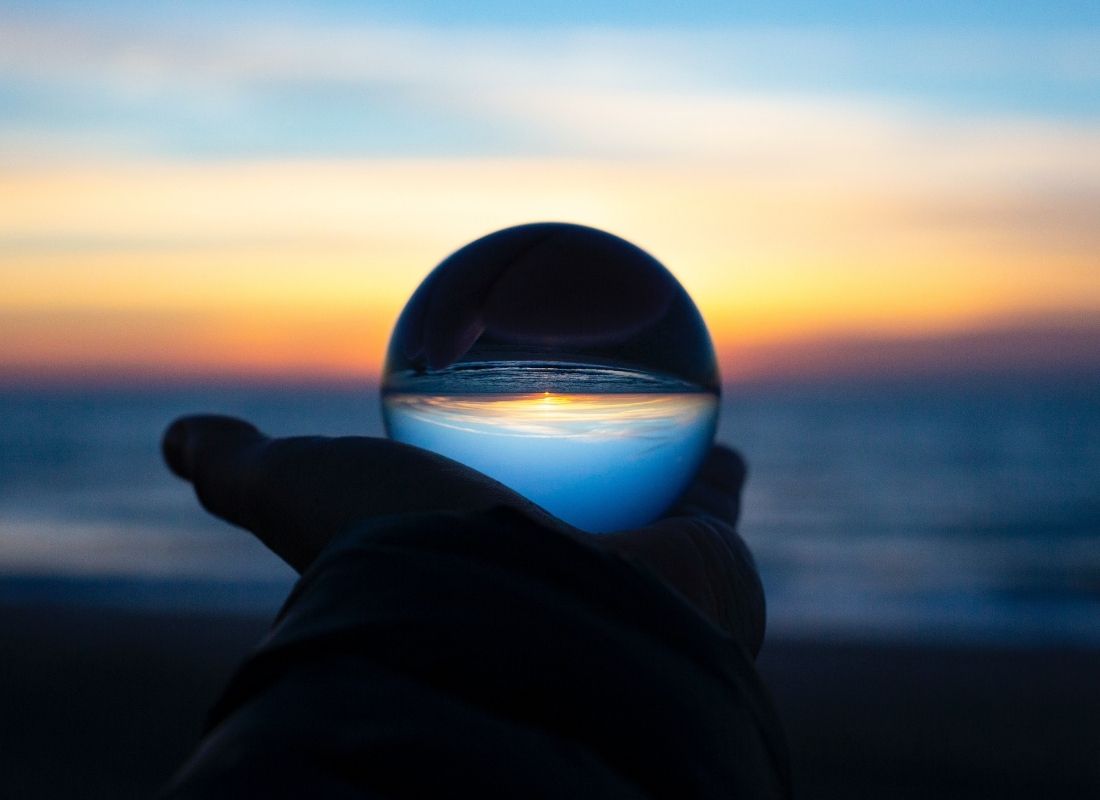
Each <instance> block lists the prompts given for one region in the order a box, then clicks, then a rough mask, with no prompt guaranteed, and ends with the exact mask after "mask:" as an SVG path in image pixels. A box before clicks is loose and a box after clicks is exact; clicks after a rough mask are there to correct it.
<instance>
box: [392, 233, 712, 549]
mask: <svg viewBox="0 0 1100 800" xmlns="http://www.w3.org/2000/svg"><path fill="white" fill-rule="evenodd" d="M718 397H719V377H718V366H717V362H716V359H715V356H714V346H713V344H712V343H711V339H710V335H709V334H708V333H707V329H706V326H705V325H704V323H703V319H702V317H701V316H700V315H699V311H698V310H697V309H696V307H695V304H694V303H692V301H691V298H690V297H688V295H687V292H685V291H684V289H683V287H682V286H680V284H679V282H677V280H676V279H675V278H674V277H673V276H672V274H671V273H670V272H669V271H668V270H667V269H665V268H664V267H663V266H662V265H661V264H660V263H659V262H658V261H657V260H656V259H654V258H653V257H652V256H650V255H649V254H648V253H646V252H645V251H643V250H641V249H639V248H638V247H636V246H634V245H633V244H630V243H629V242H627V241H625V240H623V239H620V238H619V237H617V236H613V235H612V234H609V233H605V232H603V231H599V230H596V229H594V228H588V227H584V226H580V225H569V224H564V223H538V224H531V225H520V226H517V227H513V228H506V229H504V230H501V231H497V232H496V233H492V234H489V235H488V236H485V237H482V238H481V239H478V240H476V241H474V242H472V243H470V244H468V245H466V246H465V247H463V248H461V249H460V250H458V251H457V252H455V253H453V254H452V255H451V256H449V257H448V258H446V259H445V260H444V261H443V262H442V263H441V264H439V266H437V267H436V268H435V269H434V270H433V271H432V272H431V273H430V274H429V275H428V277H427V278H425V279H424V282H423V283H422V284H421V285H420V287H419V288H418V289H417V290H416V292H415V293H414V294H413V296H412V298H411V299H410V300H409V302H408V304H407V305H406V306H405V309H404V311H402V313H401V316H400V317H399V318H398V320H397V324H396V326H395V328H394V331H393V335H392V337H391V339H390V344H389V348H388V351H387V354H386V365H385V370H384V375H383V381H382V413H383V420H384V422H385V426H386V431H387V433H388V435H389V436H390V437H391V438H393V439H396V440H397V441H400V442H405V443H407V444H412V445H416V446H418V447H422V448H425V449H427V450H432V451H434V452H437V453H439V454H441V455H444V456H447V457H449V458H452V459H454V460H456V461H459V462H462V463H463V464H466V465H467V466H470V467H473V468H474V469H476V470H479V471H481V472H483V473H485V474H486V475H488V476H490V477H492V478H495V479H496V480H498V481H500V482H501V483H503V484H504V485H506V486H509V487H511V488H512V489H514V490H515V491H517V492H519V493H520V494H522V495H524V496H526V497H527V498H528V499H530V500H532V501H534V502H535V503H537V504H538V505H540V506H542V507H543V508H545V509H546V510H547V511H549V512H550V513H551V514H554V515H555V516H557V517H559V518H560V519H562V520H564V521H566V522H568V523H570V524H572V525H574V526H576V527H578V528H581V529H583V530H587V531H590V532H593V533H599V532H606V531H614V530H622V529H628V528H634V527H637V526H640V525H644V524H646V523H648V522H651V521H653V520H654V519H656V518H657V517H659V516H660V515H661V514H663V513H664V512H666V511H667V510H668V509H669V508H670V507H671V506H672V505H673V504H674V503H675V501H676V499H677V498H678V497H679V496H680V494H681V493H682V492H683V491H684V489H685V488H686V487H687V485H688V483H689V482H690V481H691V479H692V476H693V475H694V474H695V471H696V470H697V469H698V467H699V464H700V462H701V461H702V459H703V457H704V456H705V455H706V452H707V450H708V449H709V447H710V444H711V441H712V440H713V438H714V430H715V426H716V424H717V420H718Z"/></svg>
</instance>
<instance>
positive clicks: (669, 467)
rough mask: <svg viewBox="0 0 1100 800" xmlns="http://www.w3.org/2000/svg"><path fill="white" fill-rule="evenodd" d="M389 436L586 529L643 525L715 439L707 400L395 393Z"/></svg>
mask: <svg viewBox="0 0 1100 800" xmlns="http://www.w3.org/2000/svg"><path fill="white" fill-rule="evenodd" d="M383 409H384V414H385V418H386V425H387V428H388V430H389V432H390V435H391V436H392V437H393V438H395V439H398V440H399V441H402V442H406V443H408V444H413V445H416V446H417V447H423V448H425V449H428V450H433V451H435V452H438V453H442V454H444V455H447V456H449V457H450V458H453V459H455V460H457V461H461V462H462V463H464V464H466V465H468V466H471V467H473V468H475V469H477V470H479V471H481V472H483V473H485V474H486V475H489V476H491V477H493V478H496V479H497V480H499V481H501V482H502V483H504V484H506V485H507V486H510V487H511V488H513V489H515V490H516V491H518V492H519V493H520V494H523V495H524V496H526V497H528V498H530V499H531V500H533V501H535V502H536V503H538V504H539V505H541V506H542V507H543V508H545V509H546V510H548V511H549V512H550V513H552V514H554V515H555V516H557V517H559V518H561V519H563V520H565V521H566V522H569V523H570V524H573V525H576V526H577V527H579V528H582V529H584V530H588V531H593V532H604V531H612V530H619V529H623V528H631V527H636V526H638V525H643V524H645V523H647V522H649V521H651V520H652V519H654V518H655V517H657V516H659V515H660V514H661V513H662V512H663V511H665V510H666V509H667V508H668V507H669V506H670V505H671V504H672V503H673V502H674V501H675V500H676V498H677V497H678V496H679V495H680V493H681V492H682V491H683V490H684V488H685V485H686V483H687V481H688V480H690V478H691V475H692V474H693V473H694V471H695V469H696V468H697V466H698V464H699V462H700V460H701V459H702V457H703V456H704V455H705V453H706V451H707V448H708V447H709V445H710V441H711V439H712V437H713V435H714V427H715V423H716V421H717V415H718V398H717V396H716V395H714V394H711V393H709V392H694V393H653V392H649V393H613V394H575V393H574V394H559V393H555V392H548V391H547V392H542V393H533V394H466V395H438V394H415V393H390V394H387V395H386V397H385V399H384V405H383Z"/></svg>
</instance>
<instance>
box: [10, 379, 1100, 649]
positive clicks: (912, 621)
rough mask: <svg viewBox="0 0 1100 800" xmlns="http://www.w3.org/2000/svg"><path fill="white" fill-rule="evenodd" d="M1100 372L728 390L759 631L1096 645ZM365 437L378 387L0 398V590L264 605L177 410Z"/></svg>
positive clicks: (262, 579) (253, 553) (268, 602)
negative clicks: (179, 437)
mask: <svg viewBox="0 0 1100 800" xmlns="http://www.w3.org/2000/svg"><path fill="white" fill-rule="evenodd" d="M1098 398H1100V382H1098V381H1096V380H1081V379H1078V380H1069V379H1066V380H1046V381H1041V382H1039V381H1036V382H1032V383H1019V382H1012V381H1008V380H1004V381H992V380H988V381H984V382H964V381H925V382H921V383H911V384H907V385H902V384H896V383H895V384H870V383H862V384H857V383H847V384H841V383H837V384H833V385H804V386H797V385H782V386H780V385H776V386H768V387H763V386H758V387H728V388H727V389H726V391H725V394H724V396H723V400H722V406H721V421H720V425H719V433H718V436H719V438H720V439H721V440H723V441H725V442H728V443H730V444H733V445H735V446H737V447H738V448H739V449H740V450H741V451H742V452H743V453H744V454H745V456H746V458H747V460H748V462H749V465H750V478H749V483H748V485H747V487H746V490H745V494H744V504H743V505H744V512H743V517H742V523H741V530H742V533H743V535H744V537H745V539H746V540H747V541H748V543H749V545H750V546H751V548H752V549H753V552H754V553H755V555H756V558H757V562H758V566H759V568H760V571H761V574H762V576H763V579H764V584H765V588H766V591H767V596H768V605H769V630H770V633H771V634H772V635H782V636H805V637H880V638H894V639H906V640H922V641H974V642H1006V643H1014V644H1024V643H1028V644H1035V645H1052V644H1057V645H1066V644H1070V645H1077V646H1087V647H1100V399H1098ZM194 412H219V413H229V414H236V415H239V416H243V417H246V418H248V419H250V420H252V421H253V422H255V423H256V424H257V425H259V426H260V427H261V428H263V429H264V430H266V431H267V432H269V433H272V434H279V435H288V434H301V433H316V434H327V435H340V434H358V435H364V434H366V435H380V434H381V432H382V421H381V414H380V403H379V396H378V391H377V389H376V388H374V387H370V386H363V387H347V386H344V387H306V388H303V387H290V386H287V387H271V386H268V387H259V388H257V387H252V388H249V387H236V388H232V387H225V386H221V387H199V386H196V387H192V388H178V387H176V388H157V387H147V388H143V389H133V388H98V389H76V388H51V389H42V388H38V389H35V388H7V389H0V600H4V601H9V602H36V603H38V602H54V601H65V602H81V603H89V604H97V603H99V604H112V605H124V606H146V607H149V606H151V607H158V608H180V609H192V608H206V609H218V610H222V611H225V612H227V613H229V612H239V611H248V612H253V611H262V612H271V613H274V611H275V610H276V609H277V608H278V606H279V603H280V602H281V600H282V598H283V596H284V595H285V593H286V591H287V590H288V589H289V587H290V585H291V583H292V581H293V577H294V576H293V575H292V574H291V571H290V570H289V568H287V567H286V566H285V565H283V564H282V563H281V562H280V561H279V560H278V559H277V558H275V557H274V556H272V555H271V554H270V553H268V552H267V551H266V550H264V548H263V547H262V546H260V545H259V544H258V543H256V542H255V541H253V540H252V538H251V537H250V536H249V535H248V534H247V533H245V532H243V531H240V530H237V529H234V528H231V527H229V526H228V525H225V524H224V523H221V522H218V521H217V520H214V519H212V518H210V517H208V516H207V515H206V514H205V513H204V512H203V511H202V510H201V509H200V508H199V506H198V504H197V503H196V501H195V500H194V497H193V495H192V494H191V492H190V490H189V488H188V487H187V486H186V484H184V483H183V482H181V481H179V480H178V479H176V478H174V477H173V476H171V475H170V474H169V473H168V472H167V470H166V469H165V468H164V467H163V466H162V464H161V461H160V455H159V437H160V434H161V431H162V430H163V428H164V426H165V425H166V424H167V423H168V422H169V421H171V420H172V419H173V418H174V417H176V416H178V415H180V414H184V413H194Z"/></svg>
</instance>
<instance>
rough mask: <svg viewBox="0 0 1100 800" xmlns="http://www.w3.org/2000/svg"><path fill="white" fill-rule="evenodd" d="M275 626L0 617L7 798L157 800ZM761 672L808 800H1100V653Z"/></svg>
mask: <svg viewBox="0 0 1100 800" xmlns="http://www.w3.org/2000/svg"><path fill="white" fill-rule="evenodd" d="M265 628H266V621H265V620H263V619H258V618H243V617H240V618H235V617H217V618H215V617H211V616H199V615H169V614H152V613H148V614H146V613H142V614H137V613H123V612H118V611H102V610H90V609H80V608H71V607H56V608H42V607H18V606H6V607H3V606H0V796H2V797H5V798H6V797H11V798H38V797H48V798H53V797H80V798H127V797H147V796H149V795H150V794H151V793H152V792H153V791H154V790H155V788H156V787H157V786H158V785H159V784H160V783H161V782H162V781H164V780H165V779H166V778H167V777H168V776H169V775H170V774H171V773H172V771H173V769H174V767H175V766H176V765H177V764H178V763H179V762H180V761H181V759H183V758H184V757H185V756H186V754H187V753H188V752H189V750H190V749H191V748H192V747H193V745H194V743H195V740H196V737H197V735H198V731H199V728H200V725H201V723H202V719H203V715H204V713H205V710H206V708H207V706H208V705H209V703H210V702H211V701H212V700H213V698H214V697H215V695H216V694H217V692H218V690H219V687H220V686H221V685H222V683H223V682H224V681H225V679H226V678H227V676H228V675H229V673H230V671H231V670H232V668H233V665H234V664H235V663H236V662H237V661H238V660H239V659H240V658H241V657H242V656H243V654H244V653H246V652H247V650H248V649H249V648H250V647H251V645H252V644H253V643H254V642H255V641H256V640H257V639H258V638H259V637H260V636H261V635H262V634H263V632H264V630H265ZM760 666H761V671H762V673H763V675H764V677H765V679H766V680H767V682H768V683H769V685H770V686H771V687H772V691H773V693H774V695H775V699H776V702H777V704H778V706H779V709H780V712H781V714H782V716H783V718H784V721H785V723H786V726H787V730H788V735H789V737H790V741H791V748H792V752H793V758H794V765H795V771H796V781H797V785H798V787H799V789H800V796H801V797H804V798H822V797H837V798H840V797H843V798H863V797H867V798H962V797H967V798H970V797H973V798H979V797H980V798H986V797H991V798H992V797H995V798H1016V797H1019V798H1024V797H1026V798H1037V797H1051V798H1074V797H1081V798H1086V797H1087V798H1096V797H1100V652H1095V651H1093V652H1089V651H1081V652H1074V651H1061V650H1058V651H1054V650H1045V651H1043V650H1032V651H1013V650H1007V649H991V648H947V647H919V648H918V647H904V646H890V645H882V644H856V643H829V642H785V641H770V642H769V643H768V644H767V646H766V648H765V652H764V653H763V655H762V657H761V660H760Z"/></svg>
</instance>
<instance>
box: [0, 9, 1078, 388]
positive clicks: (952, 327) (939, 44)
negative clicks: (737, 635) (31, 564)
mask: <svg viewBox="0 0 1100 800" xmlns="http://www.w3.org/2000/svg"><path fill="white" fill-rule="evenodd" d="M825 7H826V5H825V4H819V3H809V2H784V3H778V4H774V3H773V4H766V6H765V4H754V5H748V4H746V5H745V6H743V7H741V6H738V5H737V4H731V3H717V2H713V3H697V4H692V5H690V6H689V5H685V4H667V3H666V4H653V5H652V7H646V6H645V5H643V4H637V3H627V2H612V3H606V2H605V3H599V2H586V3H583V4H582V3H576V4H568V3H564V4H563V3H556V4H552V5H550V4H548V5H545V6H539V5H533V4H514V3H506V2H503V1H502V2H480V3H470V2H428V0H419V1H418V2H402V3H380V4H369V3H368V4H362V3H351V2H330V3H320V4H317V3H314V4H310V6H309V7H308V8H306V7H303V6H295V5H293V4H289V3H285V4H275V5H272V4H259V3H245V4H236V5H232V6H227V5H226V4H222V3H188V4H172V5H155V4H154V5H150V4H148V3H137V2H115V3H100V4H88V3H79V4H78V3H55V2H39V3H35V4H33V6H32V5H31V4H28V3H2V2H0V374H27V373H32V374H63V375H70V374H79V375H85V376H87V375H96V374H98V373H102V374H121V373H125V374H130V375H142V374H157V375H207V374H245V375H273V376H278V375H336V376H341V375H349V376H350V375H363V374H370V373H372V372H373V371H374V370H376V369H377V367H378V363H379V360H380V357H381V354H382V351H383V349H384V344H385V339H386V336H387V335H388V332H389V328H390V326H391V325H392V323H393V320H394V319H395V318H396V315H397V313H398V311H399V310H400V307H401V305H402V304H403V302H404V300H405V299H406V298H407V297H408V295H409V294H410V293H411V291H412V290H413V289H414V288H415V286H416V284H417V283H418V282H419V281H420V280H421V278H422V277H423V276H424V274H425V273H426V272H427V271H428V270H429V269H430V268H431V267H432V266H433V265H434V264H435V263H437V262H438V261H439V260H440V259H441V258H442V257H444V256H445V255H446V254H447V253H448V252H450V251H451V250H453V249H455V248H457V247H458V246H460V245H462V244H464V243H465V242H467V241H469V240H471V239H473V238H476V237H477V236H479V235H482V234H484V233H487V232H489V231H491V230H494V229H496V228H499V227H503V226H506V225H510V224H516V223H521V222H528V221H535V220H548V219H555V220H566V221H573V222H581V223H585V224H590V225H595V226H597V227H603V228H606V229H608V230H610V231H612V232H614V233H617V234H619V235H622V236H624V237H626V238H628V239H631V240H632V241H634V242H636V243H637V244H639V245H641V246H642V247H644V248H646V249H648V250H650V251H651V252H652V253H653V254H654V255H656V256H657V257H658V258H660V259H661V260H662V261H664V262H665V263H666V264H667V265H668V266H669V267H670V268H671V269H672V270H673V272H674V273H676V274H677V275H678V276H679V277H680V279H681V280H682V281H683V283H684V284H685V286H686V287H687V288H688V290H689V292H691V294H692V295H693V296H694V297H695V298H696V300H697V302H698V304H699V306H700V308H701V309H702V311H703V313H704V316H705V317H706V318H707V320H708V323H709V324H710V326H711V329H712V331H713V333H714V335H715V338H716V340H717V342H718V345H719V350H720V354H721V357H722V361H723V364H724V366H725V369H726V372H727V374H728V375H731V376H734V377H739V376H752V375H761V374H769V373H784V372H786V373H790V374H803V373H805V374H811V373H812V374H814V375H819V374H829V373H830V371H844V370H846V369H852V368H853V365H854V366H859V365H860V364H863V365H865V366H867V368H868V369H871V370H872V371H875V370H881V369H885V368H887V367H889V368H891V369H894V370H895V371H897V370H899V369H900V371H902V372H904V371H905V370H906V369H907V368H909V367H912V369H918V368H919V369H920V370H927V369H929V368H934V367H935V366H936V364H937V363H941V364H942V365H943V366H945V367H950V366H956V367H957V365H958V351H959V348H960V347H971V350H970V351H968V352H973V353H974V354H975V358H978V359H980V360H983V361H982V363H989V364H999V365H1005V366H1012V365H1013V362H1014V361H1016V360H1022V361H1027V362H1029V363H1043V362H1046V361H1049V360H1050V357H1051V356H1052V355H1056V356H1057V357H1058V358H1059V359H1061V361H1060V362H1059V363H1061V362H1066V363H1067V364H1068V365H1070V366H1072V365H1073V364H1074V363H1076V362H1079V361H1081V360H1082V359H1083V360H1085V361H1089V359H1092V361H1091V362H1090V363H1095V362H1096V360H1097V358H1098V357H1097V355H1096V353H1097V352H1098V351H1100V224H1098V223H1100V11H1098V10H1097V5H1096V4H1095V3H1088V4H1086V3H1062V4H1057V3H1056V4H1050V3H1042V4H1040V3H1033V4H1027V3H1013V4H1003V3H992V2H990V3H949V2H931V3H922V4H919V5H918V4H905V6H904V7H895V5H894V4H883V3H870V2H840V3H831V4H828V5H827V8H828V13H826V12H824V11H822V10H821V9H823V8H825ZM982 331H985V333H982ZM989 332H992V333H989ZM997 332H1003V334H1004V335H1003V336H1001V335H1000V334H998V333H997ZM991 336H992V337H993V338H992V339H991V338H990V337H991ZM998 336H1000V338H998ZM976 341H980V342H981V343H982V344H981V346H980V347H977V346H974V345H973V343H974V342H976ZM830 343H832V344H831V345H830ZM852 343H854V344H852ZM921 343H925V345H926V346H925V345H922V344H921ZM936 343H939V344H938V345H937V344H936ZM967 343H969V344H967ZM880 345H881V346H880ZM1048 351H1056V352H1048ZM914 354H919V355H914ZM1078 356H1079V358H1078ZM899 364H900V367H899V366H898V365H899ZM907 365H908V367H907ZM979 366H981V365H980V364H979Z"/></svg>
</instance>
